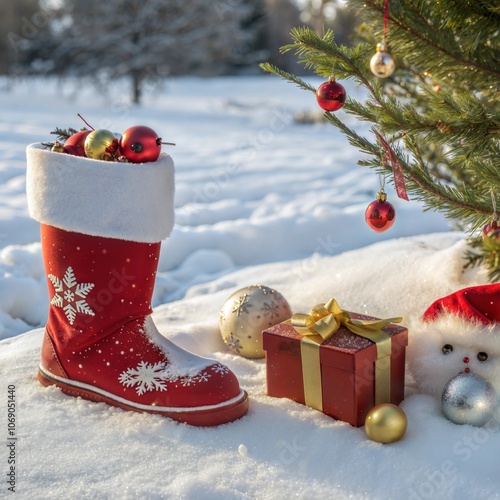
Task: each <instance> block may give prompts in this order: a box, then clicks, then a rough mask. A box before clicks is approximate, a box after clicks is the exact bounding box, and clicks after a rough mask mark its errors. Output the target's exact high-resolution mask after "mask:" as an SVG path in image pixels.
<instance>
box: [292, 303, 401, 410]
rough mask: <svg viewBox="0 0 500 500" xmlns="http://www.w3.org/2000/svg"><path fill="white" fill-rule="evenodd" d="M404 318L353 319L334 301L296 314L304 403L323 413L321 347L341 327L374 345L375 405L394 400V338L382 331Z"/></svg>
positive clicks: (294, 318) (294, 317)
mask: <svg viewBox="0 0 500 500" xmlns="http://www.w3.org/2000/svg"><path fill="white" fill-rule="evenodd" d="M402 320H403V318H389V319H379V320H360V319H353V318H351V316H350V315H349V313H347V312H346V311H343V310H342V309H341V308H340V306H339V305H338V303H337V301H336V300H335V299H330V300H329V301H328V302H327V303H326V304H318V305H317V306H314V307H313V308H312V309H311V310H310V312H309V314H294V315H293V316H292V318H291V324H292V326H293V327H294V329H295V331H296V332H297V333H299V334H300V335H302V336H303V339H302V341H301V343H300V350H301V357H302V377H303V382H304V397H305V404H306V405H307V406H310V407H311V408H315V409H317V410H320V411H323V393H322V387H321V365H320V351H319V350H320V346H321V344H322V343H323V342H324V341H325V340H327V339H329V338H330V337H331V336H332V335H334V334H335V332H337V330H338V329H339V328H340V326H341V325H344V326H346V327H347V328H348V329H349V330H350V331H351V332H353V333H355V334H356V335H360V336H361V337H364V338H366V339H369V340H371V341H372V342H375V344H376V346H377V359H376V361H375V404H379V403H388V402H390V399H391V363H390V359H391V358H390V356H391V337H389V335H388V334H387V333H386V332H384V331H383V330H382V328H384V327H385V326H387V325H388V324H389V323H399V322H400V321H402Z"/></svg>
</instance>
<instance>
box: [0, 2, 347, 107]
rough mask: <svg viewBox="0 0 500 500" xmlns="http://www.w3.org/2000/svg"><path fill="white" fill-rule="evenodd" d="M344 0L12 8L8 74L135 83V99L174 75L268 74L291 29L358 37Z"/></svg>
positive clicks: (0, 7) (8, 7)
mask: <svg viewBox="0 0 500 500" xmlns="http://www.w3.org/2000/svg"><path fill="white" fill-rule="evenodd" d="M339 1H340V2H341V0H215V1H208V0H189V1H186V0H141V1H137V0H107V1H104V0H3V1H2V2H1V4H0V32H1V33H2V34H3V36H2V37H1V40H0V74H4V75H11V76H25V75H33V74H36V75H47V76H48V75H57V76H74V77H78V78H85V79H91V80H92V81H93V83H95V84H97V85H98V86H99V85H100V86H102V87H105V86H106V85H107V83H108V82H109V81H111V80H115V79H119V78H127V79H128V80H129V81H130V88H131V92H130V93H131V100H132V101H133V102H136V103H138V102H140V99H141V97H142V94H143V93H144V92H147V91H150V90H152V89H153V88H155V87H156V84H158V83H159V82H162V81H163V80H164V79H165V78H167V77H168V76H171V75H200V76H215V75H227V74H241V73H244V74H249V73H250V74H260V69H259V67H258V63H259V62H261V61H264V60H268V61H277V60H278V59H279V62H280V64H281V66H282V67H283V66H284V67H285V69H287V70H290V71H297V70H298V67H297V66H296V62H295V60H294V59H293V58H292V57H288V55H285V56H283V55H281V56H280V55H279V47H280V46H282V45H284V44H285V43H287V42H288V41H289V39H290V35H289V33H290V30H291V28H292V27H294V26H296V25H297V24H300V23H301V22H302V23H304V22H305V23H306V24H308V25H310V26H311V27H313V28H314V29H317V30H318V31H319V32H320V33H321V32H323V31H324V30H325V29H327V28H329V27H331V26H332V23H333V25H335V23H337V24H340V25H341V27H339V28H338V32H339V33H342V31H343V30H344V31H346V32H350V31H352V29H351V28H352V26H353V22H354V21H353V19H352V16H350V15H348V14H346V13H345V11H344V10H343V9H342V8H339V5H338V2H339Z"/></svg>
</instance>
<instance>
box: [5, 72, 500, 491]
mask: <svg viewBox="0 0 500 500" xmlns="http://www.w3.org/2000/svg"><path fill="white" fill-rule="evenodd" d="M313 83H315V84H318V83H319V81H317V80H316V81H314V82H313ZM2 86H4V82H0V88H2ZM346 87H347V89H348V92H351V93H352V94H354V93H356V92H358V91H357V90H356V89H353V88H350V87H349V85H348V84H347V85H346ZM125 90H126V89H123V88H120V87H117V88H114V89H110V90H109V92H108V93H107V94H104V93H100V92H96V91H95V90H94V89H93V88H90V87H89V88H86V87H83V88H81V86H78V85H77V84H71V82H70V83H68V84H67V85H66V86H64V87H61V86H59V84H57V83H56V82H44V81H36V82H21V81H20V82H17V83H16V84H15V85H14V86H13V87H12V88H11V89H10V91H6V90H5V89H4V90H1V91H0V110H1V112H0V145H1V147H0V181H1V183H0V270H1V274H0V339H2V338H3V339H4V340H3V341H1V342H0V362H1V364H0V380H1V384H0V390H1V395H0V403H1V404H0V408H5V401H6V391H7V389H6V387H7V385H8V384H14V385H15V386H16V391H17V401H18V410H19V414H18V422H17V425H18V435H19V441H18V447H17V451H18V464H17V465H18V466H17V473H18V477H17V492H18V496H20V497H22V498H37V499H45V498H47V499H48V498H51V499H59V498H78V499H79V498H120V499H121V498H130V499H133V498H147V499H156V498H158V499H159V498H203V499H204V498H208V499H219V498H228V499H232V498H287V497H297V498H308V499H309V498H369V499H372V498H381V499H382V498H384V499H386V498H394V499H407V498H410V499H418V498H439V499H447V498H450V499H451V498H453V499H456V498H464V499H465V498H466V499H468V500H469V499H471V498H474V499H475V498H494V497H497V496H498V495H499V493H498V492H499V491H500V479H499V476H498V470H499V469H498V449H500V437H499V436H500V433H498V426H494V425H491V426H489V427H488V428H483V429H476V428H472V427H469V426H457V425H454V424H452V423H451V422H449V421H447V420H446V419H445V418H444V417H443V416H442V415H441V414H440V408H439V403H438V402H437V401H435V400H433V399H432V398H430V397H428V396H424V395H421V394H417V393H416V391H415V388H414V385H413V383H412V381H411V380H408V384H407V399H406V400H405V401H404V402H403V404H402V407H403V409H404V410H405V411H406V413H407V415H408V419H409V429H408V432H407V434H406V436H405V438H404V439H403V440H402V441H400V442H398V443H395V444H393V445H388V446H383V445H379V444H376V443H373V442H370V441H368V440H367V438H366V437H365V434H364V431H363V429H362V428H361V429H355V428H352V427H351V426H349V425H348V424H345V423H342V422H337V421H335V420H333V419H331V418H329V417H326V416H324V415H322V414H321V413H319V412H316V411H314V410H311V409H309V408H306V407H304V406H301V405H298V404H296V403H293V402H291V401H288V400H279V399H273V398H269V397H267V396H266V394H265V392H266V388H265V365H264V361H263V360H257V361H255V360H248V359H244V358H241V357H238V356H235V355H233V354H231V353H230V352H229V351H228V350H227V348H226V347H225V345H224V343H223V342H222V340H221V338H220V334H219V331H218V319H219V317H218V313H219V310H220V308H221V307H222V305H223V304H224V302H225V300H226V299H227V298H228V297H229V296H230V295H231V294H232V293H233V292H234V291H235V290H237V289H239V288H242V287H244V286H247V285H251V284H264V285H268V286H271V287H273V288H276V289H277V290H279V291H280V292H281V293H282V294H283V295H284V296H285V298H287V300H288V301H289V302H290V305H291V306H292V309H293V310H294V311H295V312H307V310H308V309H309V308H310V307H311V306H313V305H315V304H316V303H318V302H324V301H326V300H327V299H328V298H330V297H331V296H333V297H335V298H336V299H337V300H338V301H339V303H340V305H341V306H342V307H344V308H345V309H348V310H352V311H357V312H361V313H367V314H370V315H376V316H381V317H390V316H399V315H402V316H404V317H405V324H406V325H407V326H409V327H410V342H411V332H412V331H415V332H417V331H418V324H419V318H420V316H421V314H422V313H423V311H424V310H425V308H426V307H427V306H428V305H430V303H431V302H433V301H434V300H435V299H436V298H438V297H441V296H443V295H446V294H448V293H451V292H453V291H455V290H457V289H459V288H462V287H464V286H468V285H474V284H479V283H484V282H485V281H486V279H485V276H484V274H483V273H482V272H481V271H478V270H473V271H469V272H467V273H466V274H463V273H462V260H461V257H462V253H463V250H464V245H465V242H464V236H463V235H462V234H460V233H452V232H450V230H449V229H450V228H449V225H448V223H447V222H446V221H445V220H444V219H443V217H442V216H440V215H439V214H436V213H432V212H427V213H422V210H421V206H419V204H417V203H416V202H411V203H407V202H404V201H401V200H398V199H397V198H396V195H395V194H394V192H393V191H392V189H390V188H388V189H387V190H388V194H389V200H390V201H391V202H392V203H393V204H394V205H395V207H396V212H397V220H396V223H395V225H394V226H393V228H392V229H391V230H389V231H388V232H386V233H383V234H377V233H374V232H372V231H371V230H370V229H369V228H368V227H367V226H366V224H365V222H364V211H365V208H366V206H367V204H368V203H369V202H370V201H372V200H373V199H374V198H375V194H376V192H377V191H378V189H379V179H378V177H377V175H376V174H375V173H374V172H373V171H370V170H368V169H363V168H361V167H358V166H357V165H356V163H357V160H358V159H359V158H360V153H358V152H357V151H356V150H355V149H353V148H352V147H351V146H349V144H348V143H347V140H346V139H345V137H343V136H342V135H340V134H339V133H338V132H337V131H336V130H335V129H334V128H333V127H331V126H329V125H326V124H316V125H308V126H306V125H298V124H296V123H294V120H293V116H294V114H295V113H296V112H302V111H307V112H317V110H318V107H317V106H316V103H315V99H314V96H313V95H312V94H310V93H307V92H304V91H301V90H299V89H298V88H296V87H294V86H292V85H290V84H286V83H284V82H282V81H280V80H278V79H277V78H272V77H260V78H259V77H253V78H219V79H204V80H203V79H187V78H183V79H175V80H172V81H171V82H168V83H167V84H166V86H165V88H164V89H162V88H160V87H158V88H157V89H156V95H154V96H148V97H146V99H145V103H144V105H143V106H142V107H130V106H128V105H127V104H126V97H127V96H126V95H124V92H125ZM78 112H80V113H81V114H82V115H83V116H85V118H86V119H87V121H89V122H90V123H91V124H92V125H93V126H94V127H95V128H98V127H99V128H103V127H105V128H109V129H111V130H113V131H116V132H122V131H124V130H125V129H126V128H128V127H129V126H132V125H139V124H143V125H148V126H150V127H152V128H154V129H155V130H156V131H157V132H158V133H159V135H161V136H162V137H163V139H164V140H166V141H169V142H175V143H176V144H177V145H176V146H175V147H171V148H169V149H168V152H169V153H170V154H171V155H172V157H173V158H174V161H175V163H176V176H177V186H176V228H175V229H174V231H173V234H172V236H171V237H170V239H168V240H167V241H165V242H164V243H163V247H162V255H161V260H160V265H159V271H158V276H157V283H156V289H155V294H154V306H155V312H154V319H155V321H156V323H157V326H158V327H159V329H160V331H161V332H162V333H163V334H164V335H165V336H167V337H169V338H170V339H172V340H173V341H174V342H176V343H178V344H179V345H181V346H182V347H184V348H187V349H189V350H191V351H193V352H196V353H197V354H201V355H204V356H209V357H213V358H216V359H218V360H220V361H222V362H224V363H226V364H227V365H228V366H229V367H230V368H231V369H233V370H234V371H235V373H236V374H237V375H238V378H239V380H240V383H241V385H242V386H243V387H244V388H245V389H246V390H247V391H248V393H249V395H250V398H251V402H250V411H249V413H248V415H247V416H245V417H244V418H243V419H241V420H240V421H237V422H234V423H231V424H227V425H225V426H221V427H219V428H213V429H200V428H192V427H188V426H186V425H183V424H177V423H173V422H172V421H170V420H168V419H163V418H161V417H157V416H150V415H139V414H133V413H125V412H122V411H120V410H117V409H113V408H110V407H108V406H105V405H103V404H94V403H90V402H86V401H82V400H75V399H73V398H69V397H67V396H64V395H63V394H61V393H60V392H58V391H57V390H55V389H43V388H42V387H41V386H40V385H39V384H38V383H37V381H36V379H35V376H36V370H37V364H38V356H39V347H40V343H41V329H40V328H41V327H43V324H44V322H45V320H46V317H47V307H48V294H47V290H46V280H45V273H44V269H43V265H42V258H41V250H40V244H39V235H38V224H37V223H36V222H34V221H32V220H31V219H30V218H29V217H28V214H27V207H26V197H25V193H24V190H25V167H26V166H25V148H26V145H27V144H29V143H32V142H40V141H47V140H51V136H50V135H49V132H50V131H51V130H53V129H54V128H55V127H56V126H59V127H63V128H65V127H69V126H71V127H74V128H80V127H81V126H82V123H81V122H80V121H79V119H78V118H77V117H76V113H78ZM338 116H339V117H341V118H342V119H344V120H345V121H347V122H348V123H349V124H354V125H356V129H357V130H358V131H359V132H361V133H365V134H368V126H367V125H366V124H363V123H357V124H356V123H355V122H354V120H353V118H352V117H349V116H347V115H345V114H344V113H343V112H342V111H340V112H339V113H338ZM4 414H5V413H4ZM2 418H3V419H4V420H3V421H2ZM2 428H3V429H4V432H5V429H6V417H5V416H4V417H1V416H0V429H2ZM0 436H1V433H0ZM242 444H243V445H245V447H246V450H247V452H246V454H245V453H241V451H240V452H239V451H238V450H239V449H240V450H241V449H242V448H240V445H242ZM4 455H5V457H6V451H5V450H4ZM6 461H7V459H6V458H5V459H3V460H2V457H1V455H0V464H2V465H3V467H4V468H5V472H6V470H7V469H6V467H7V466H6ZM1 467H2V466H1V465H0V471H2V468H1ZM2 477H4V478H5V474H4V472H2ZM6 488H7V484H6V482H5V481H4V479H2V485H1V490H0V491H1V494H0V495H3V493H4V491H5V492H7V491H6ZM7 493H8V492H7Z"/></svg>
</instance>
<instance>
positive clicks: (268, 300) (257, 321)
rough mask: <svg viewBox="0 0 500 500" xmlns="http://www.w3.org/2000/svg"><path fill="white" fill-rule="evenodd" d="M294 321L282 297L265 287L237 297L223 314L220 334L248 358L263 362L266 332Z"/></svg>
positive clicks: (239, 293) (231, 299)
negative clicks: (286, 322) (286, 321)
mask: <svg viewBox="0 0 500 500" xmlns="http://www.w3.org/2000/svg"><path fill="white" fill-rule="evenodd" d="M291 317H292V310H291V308H290V306H289V305H288V302H287V301H286V300H285V298H284V297H283V295H281V293H279V292H277V291H276V290H273V289H272V288H269V287H267V286H262V285H254V286H248V287H245V288H242V289H241V290H238V291H237V292H235V293H233V294H232V295H231V296H230V297H229V298H228V299H227V301H226V303H225V304H224V306H223V308H222V310H221V313H220V332H221V335H222V339H223V340H224V342H225V343H226V345H227V346H228V347H229V348H230V349H231V350H232V351H233V352H235V353H237V354H240V355H241V356H244V357H246V358H263V357H264V355H265V353H264V350H263V349H262V331H263V330H265V329H266V328H269V327H271V326H274V325H277V324H278V323H281V322H282V321H285V320H287V319H290V318H291Z"/></svg>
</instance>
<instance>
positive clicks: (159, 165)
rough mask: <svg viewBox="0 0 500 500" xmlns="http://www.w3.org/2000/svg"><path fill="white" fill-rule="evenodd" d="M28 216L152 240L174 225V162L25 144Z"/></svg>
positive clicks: (91, 231) (108, 235)
mask: <svg viewBox="0 0 500 500" xmlns="http://www.w3.org/2000/svg"><path fill="white" fill-rule="evenodd" d="M26 154H27V158H28V170H27V175H26V191H27V194H28V208H29V213H30V216H31V217H33V218H34V219H35V220H37V221H38V222H41V223H43V224H48V225H50V226H54V227H57V228H60V229H64V230H66V231H73V232H78V233H82V234H88V235H91V236H102V237H106V238H118V239H122V240H128V241H137V242H143V243H156V242H159V241H162V240H163V239H165V238H166V237H167V236H169V234H170V232H171V231H172V228H173V225H174V162H173V161H172V158H171V157H170V156H168V155H166V154H162V155H160V157H159V158H158V160H157V161H155V162H150V163H135V164H134V163H115V162H105V161H99V160H92V159H90V158H85V157H80V156H73V155H69V154H65V153H54V152H52V151H50V150H47V149H45V148H44V147H43V146H42V145H41V144H31V145H29V146H28V148H27V150H26Z"/></svg>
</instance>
